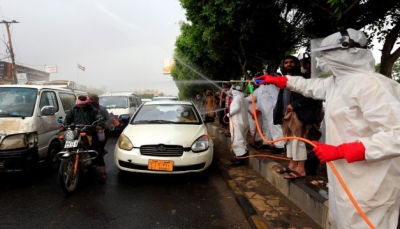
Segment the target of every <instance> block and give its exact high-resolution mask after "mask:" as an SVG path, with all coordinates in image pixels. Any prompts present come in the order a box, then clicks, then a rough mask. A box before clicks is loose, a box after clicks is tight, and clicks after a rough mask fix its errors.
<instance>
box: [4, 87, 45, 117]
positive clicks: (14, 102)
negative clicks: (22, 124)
mask: <svg viewBox="0 0 400 229" xmlns="http://www.w3.org/2000/svg"><path fill="white" fill-rule="evenodd" d="M37 94H38V90H37V89H35V88H16V87H2V88H0V117H30V116H32V115H33V111H34V107H35V103H36V96H37Z"/></svg>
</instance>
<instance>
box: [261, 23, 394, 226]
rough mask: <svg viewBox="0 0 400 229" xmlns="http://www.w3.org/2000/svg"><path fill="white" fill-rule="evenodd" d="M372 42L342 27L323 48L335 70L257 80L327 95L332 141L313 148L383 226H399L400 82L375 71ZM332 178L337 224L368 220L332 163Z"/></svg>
mask: <svg viewBox="0 0 400 229" xmlns="http://www.w3.org/2000/svg"><path fill="white" fill-rule="evenodd" d="M366 44H367V38H366V36H365V35H364V33H362V32H360V31H356V30H353V29H347V30H341V31H340V32H338V33H334V34H332V35H330V36H328V37H326V38H325V39H323V40H322V42H321V47H320V48H319V49H317V50H320V51H321V50H322V55H320V56H319V58H318V67H319V68H320V69H322V71H323V72H326V73H329V74H330V75H332V76H330V77H328V78H311V79H304V78H302V77H292V76H286V77H279V78H277V77H271V76H267V75H264V76H261V77H259V78H258V79H256V80H262V82H261V83H262V84H264V83H272V84H276V85H277V86H278V87H280V88H284V87H286V88H288V89H290V90H292V91H296V92H299V93H302V94H303V95H304V96H308V97H312V98H315V99H320V100H325V101H326V106H325V121H326V144H322V143H319V142H315V144H316V147H314V149H313V151H314V152H315V153H316V154H317V156H318V157H319V159H320V160H321V161H323V162H326V161H332V164H333V165H334V166H335V168H336V169H337V171H338V173H339V174H340V175H341V177H342V178H343V180H344V182H345V184H346V186H347V187H348V189H349V191H350V192H351V193H352V195H353V197H354V198H355V200H356V201H357V203H358V204H359V206H360V208H361V209H362V210H363V212H364V213H365V214H366V216H367V217H368V219H369V220H370V221H371V223H372V224H373V225H374V226H375V227H376V228H385V229H388V228H397V223H398V217H399V205H400V199H399V197H400V182H399V181H398V179H399V176H400V157H399V156H400V116H399V114H400V102H399V101H400V85H399V83H397V82H396V81H394V80H392V79H389V78H387V77H385V76H383V75H381V74H379V73H376V72H375V69H374V67H375V60H374V58H373V56H372V53H371V51H369V50H366V49H363V48H361V47H364V46H365V45H366ZM317 50H315V49H314V52H315V51H317ZM311 52H313V48H312V49H311ZM312 56H313V54H312ZM328 179H329V217H330V222H331V224H332V225H333V227H334V228H340V229H343V228H357V229H358V228H368V226H367V224H366V222H365V220H364V219H363V218H362V217H361V216H360V214H359V213H358V212H357V210H356V208H355V207H354V206H353V204H352V203H351V202H350V199H349V197H348V196H347V194H346V193H345V191H344V189H343V187H342V186H341V185H340V183H339V181H338V179H337V178H336V177H335V175H334V174H333V172H332V170H331V169H330V168H329V167H328Z"/></svg>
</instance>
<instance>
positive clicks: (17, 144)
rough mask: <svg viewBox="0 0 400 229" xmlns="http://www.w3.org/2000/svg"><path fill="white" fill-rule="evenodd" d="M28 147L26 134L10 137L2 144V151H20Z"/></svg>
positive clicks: (0, 148)
mask: <svg viewBox="0 0 400 229" xmlns="http://www.w3.org/2000/svg"><path fill="white" fill-rule="evenodd" d="M27 145H28V142H27V140H26V135H25V134H15V135H9V136H7V137H6V138H5V139H4V140H3V142H1V145H0V150H10V149H19V148H24V147H26V146H27Z"/></svg>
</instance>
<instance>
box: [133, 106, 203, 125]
mask: <svg viewBox="0 0 400 229" xmlns="http://www.w3.org/2000/svg"><path fill="white" fill-rule="evenodd" d="M150 123H156V124H168V123H174V124H175V123H178V124H201V123H202V122H201V119H200V116H199V114H198V113H197V112H196V109H195V108H194V107H193V105H187V104H152V105H147V106H146V105H143V106H142V107H141V109H139V110H138V111H137V112H136V114H135V117H134V118H133V119H132V121H131V124H150Z"/></svg>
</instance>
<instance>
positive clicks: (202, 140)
mask: <svg viewBox="0 0 400 229" xmlns="http://www.w3.org/2000/svg"><path fill="white" fill-rule="evenodd" d="M208 147H209V139H208V136H207V135H203V136H201V137H199V138H198V139H196V141H194V142H193V144H192V147H191V149H192V151H193V152H194V153H199V152H202V151H205V150H207V149H208Z"/></svg>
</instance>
